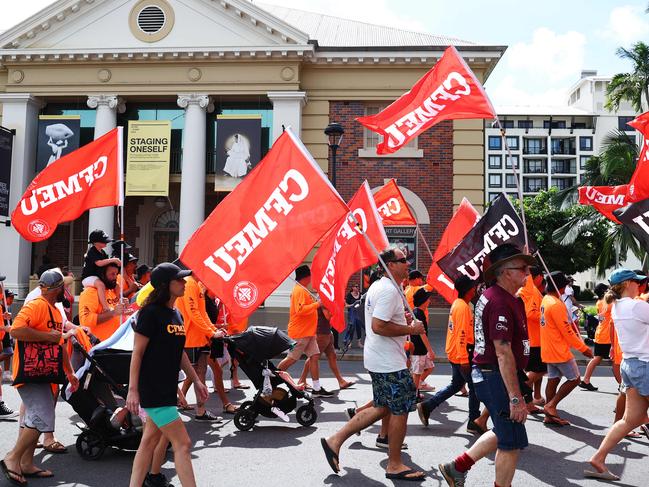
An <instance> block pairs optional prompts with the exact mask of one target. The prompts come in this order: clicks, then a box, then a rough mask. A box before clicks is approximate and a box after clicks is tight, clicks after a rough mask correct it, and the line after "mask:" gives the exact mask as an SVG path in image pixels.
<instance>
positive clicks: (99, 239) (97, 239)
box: [88, 230, 113, 244]
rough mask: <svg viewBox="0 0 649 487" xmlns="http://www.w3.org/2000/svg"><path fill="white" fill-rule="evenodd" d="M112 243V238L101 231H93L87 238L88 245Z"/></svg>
mask: <svg viewBox="0 0 649 487" xmlns="http://www.w3.org/2000/svg"><path fill="white" fill-rule="evenodd" d="M112 241H113V239H112V238H110V237H109V236H108V234H106V232H104V231H103V230H93V231H92V232H90V236H89V237H88V243H91V244H94V243H105V244H107V243H111V242H112Z"/></svg>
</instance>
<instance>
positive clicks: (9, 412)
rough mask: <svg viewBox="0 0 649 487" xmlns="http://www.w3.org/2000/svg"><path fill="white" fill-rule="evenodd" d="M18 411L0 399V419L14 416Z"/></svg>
mask: <svg viewBox="0 0 649 487" xmlns="http://www.w3.org/2000/svg"><path fill="white" fill-rule="evenodd" d="M16 416H18V413H17V412H15V411H14V410H13V409H9V408H8V407H7V405H6V404H5V403H4V401H0V419H9V418H15V417H16Z"/></svg>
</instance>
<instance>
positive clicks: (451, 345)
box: [417, 276, 487, 434]
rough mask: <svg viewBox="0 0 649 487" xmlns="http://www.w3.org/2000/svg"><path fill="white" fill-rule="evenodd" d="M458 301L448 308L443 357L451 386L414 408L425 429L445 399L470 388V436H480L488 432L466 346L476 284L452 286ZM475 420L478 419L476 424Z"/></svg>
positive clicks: (470, 338) (470, 340)
mask: <svg viewBox="0 0 649 487" xmlns="http://www.w3.org/2000/svg"><path fill="white" fill-rule="evenodd" d="M453 284H454V286H455V289H456V290H457V293H458V297H457V299H456V300H455V301H453V304H452V305H451V313H450V315H449V317H448V330H447V332H446V356H447V358H448V361H449V363H450V364H451V370H452V375H451V383H450V384H449V385H447V386H446V387H445V388H443V389H442V390H440V391H439V392H438V393H437V394H435V395H434V396H432V397H431V398H429V399H427V400H426V401H423V402H421V403H419V404H417V412H418V414H419V419H420V420H421V422H422V424H423V425H424V426H428V421H429V418H430V413H431V412H432V411H433V410H434V409H435V408H437V407H438V406H439V405H440V404H442V403H443V402H446V401H447V400H448V398H450V397H452V396H453V395H454V394H456V393H457V392H459V391H460V389H462V387H463V386H464V385H465V384H468V386H469V422H468V424H467V431H468V432H469V433H475V434H482V433H484V432H485V431H487V428H486V422H487V417H483V418H480V401H478V398H477V397H476V395H475V392H474V391H473V382H472V381H471V357H470V356H469V351H468V346H469V345H471V344H473V311H472V310H471V306H470V304H469V303H470V302H471V300H472V299H473V298H474V297H475V292H476V286H477V283H476V282H475V281H472V280H471V279H469V278H468V277H467V276H460V277H458V278H457V279H456V280H455V282H454V283H453ZM478 418H480V419H479V420H478Z"/></svg>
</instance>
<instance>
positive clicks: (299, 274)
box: [295, 264, 311, 281]
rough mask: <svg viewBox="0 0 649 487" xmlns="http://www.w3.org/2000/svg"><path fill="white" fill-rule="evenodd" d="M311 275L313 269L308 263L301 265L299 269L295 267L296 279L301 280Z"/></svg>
mask: <svg viewBox="0 0 649 487" xmlns="http://www.w3.org/2000/svg"><path fill="white" fill-rule="evenodd" d="M310 275H311V269H309V266H308V265H306V264H305V265H301V266H300V267H298V268H297V269H295V280H296V281H301V280H302V279H304V278H305V277H309V276H310Z"/></svg>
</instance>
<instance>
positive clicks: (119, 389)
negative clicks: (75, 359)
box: [70, 335, 128, 398]
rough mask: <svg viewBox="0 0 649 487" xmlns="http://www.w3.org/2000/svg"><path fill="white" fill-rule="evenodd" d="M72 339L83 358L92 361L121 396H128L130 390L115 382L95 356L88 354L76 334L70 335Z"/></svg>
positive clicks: (73, 344)
mask: <svg viewBox="0 0 649 487" xmlns="http://www.w3.org/2000/svg"><path fill="white" fill-rule="evenodd" d="M70 341H71V342H72V346H73V347H74V349H75V350H76V351H78V352H79V353H81V355H83V358H85V359H86V360H87V361H88V362H90V363H91V364H92V367H93V368H94V369H95V370H96V371H97V372H99V373H100V374H101V375H102V377H103V378H104V380H106V382H108V384H109V385H110V386H111V387H112V388H114V389H115V392H117V394H119V395H120V396H121V397H123V398H126V395H127V392H128V391H127V390H126V389H125V388H124V387H123V386H122V385H121V384H118V383H117V382H115V381H114V380H113V378H112V377H111V376H110V375H108V374H107V373H106V372H104V370H103V369H102V368H101V366H100V365H99V364H98V363H97V361H96V360H95V359H94V358H92V357H91V356H90V355H89V354H88V352H86V349H85V348H83V346H82V345H81V344H80V343H79V340H77V339H76V338H75V337H74V335H73V336H71V337H70Z"/></svg>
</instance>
